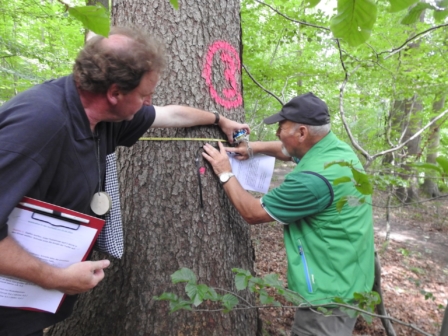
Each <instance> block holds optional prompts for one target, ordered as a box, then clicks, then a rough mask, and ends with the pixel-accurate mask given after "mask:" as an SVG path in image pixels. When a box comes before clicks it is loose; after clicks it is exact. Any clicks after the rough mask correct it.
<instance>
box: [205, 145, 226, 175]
mask: <svg viewBox="0 0 448 336" xmlns="http://www.w3.org/2000/svg"><path fill="white" fill-rule="evenodd" d="M218 145H219V151H218V150H217V149H216V148H215V147H213V146H212V145H210V144H205V145H204V152H203V153H202V156H203V157H204V159H206V160H207V161H208V162H210V164H211V165H212V167H213V171H214V172H215V174H216V175H218V176H219V175H221V174H222V173H227V172H231V171H232V166H231V165H230V161H229V157H228V156H227V152H226V149H225V148H224V146H223V145H222V143H220V142H218Z"/></svg>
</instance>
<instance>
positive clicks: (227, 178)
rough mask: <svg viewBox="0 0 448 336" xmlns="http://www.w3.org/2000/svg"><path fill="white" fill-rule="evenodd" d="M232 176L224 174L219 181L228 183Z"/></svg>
mask: <svg viewBox="0 0 448 336" xmlns="http://www.w3.org/2000/svg"><path fill="white" fill-rule="evenodd" d="M229 178H230V176H229V174H228V173H223V174H221V175H220V176H219V180H220V181H221V182H222V183H224V182H227V181H228V180H229Z"/></svg>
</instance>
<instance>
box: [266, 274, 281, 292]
mask: <svg viewBox="0 0 448 336" xmlns="http://www.w3.org/2000/svg"><path fill="white" fill-rule="evenodd" d="M263 280H264V282H265V284H266V285H268V286H270V287H274V288H283V287H285V286H284V285H283V282H282V281H281V280H279V279H278V274H275V273H272V274H268V275H265V276H264V278H263Z"/></svg>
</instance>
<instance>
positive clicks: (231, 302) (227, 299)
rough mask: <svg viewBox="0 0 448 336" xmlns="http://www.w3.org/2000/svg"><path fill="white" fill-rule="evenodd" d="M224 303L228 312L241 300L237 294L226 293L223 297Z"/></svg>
mask: <svg viewBox="0 0 448 336" xmlns="http://www.w3.org/2000/svg"><path fill="white" fill-rule="evenodd" d="M221 302H222V305H223V306H224V307H225V308H226V309H225V310H224V312H226V313H228V312H229V311H231V310H232V309H233V307H235V306H236V305H237V304H238V303H239V301H238V299H237V298H236V296H235V295H232V294H226V295H224V296H223V297H222V298H221Z"/></svg>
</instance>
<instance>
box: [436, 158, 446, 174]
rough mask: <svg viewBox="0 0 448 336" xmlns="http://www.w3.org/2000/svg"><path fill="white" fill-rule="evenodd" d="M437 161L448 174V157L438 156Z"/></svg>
mask: <svg viewBox="0 0 448 336" xmlns="http://www.w3.org/2000/svg"><path fill="white" fill-rule="evenodd" d="M436 162H437V163H438V164H439V165H440V167H442V169H443V172H444V173H445V174H448V159H447V158H446V157H444V156H439V157H437V159H436Z"/></svg>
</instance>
